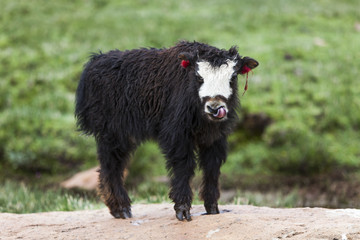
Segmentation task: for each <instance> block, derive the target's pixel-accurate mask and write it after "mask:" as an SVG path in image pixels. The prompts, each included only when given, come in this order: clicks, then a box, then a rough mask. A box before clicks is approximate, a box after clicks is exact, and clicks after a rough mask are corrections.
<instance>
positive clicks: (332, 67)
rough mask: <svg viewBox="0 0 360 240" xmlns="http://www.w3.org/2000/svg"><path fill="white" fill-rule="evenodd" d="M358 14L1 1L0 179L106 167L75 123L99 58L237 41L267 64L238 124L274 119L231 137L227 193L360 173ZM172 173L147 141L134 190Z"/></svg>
mask: <svg viewBox="0 0 360 240" xmlns="http://www.w3.org/2000/svg"><path fill="white" fill-rule="evenodd" d="M359 8H360V4H359V2H358V1H357V0H349V1H335V0H321V1H285V0H270V1H267V0H254V1H245V0H240V1H236V0H223V1H215V0H210V1H205V0H200V1H190V0H183V1H160V0H154V1H146V0H135V1H132V0H131V1H130V0H124V1H115V0H107V1H105V0H104V1H99V0H88V1H84V0H75V1H68V0H67V1H61V2H56V1H46V0H36V1H27V0H19V1H11V0H2V1H0V9H2V12H1V15H0V29H1V31H0V66H1V67H0V78H1V81H0V173H1V175H2V176H4V175H6V176H7V177H6V178H8V177H11V176H12V174H13V173H16V174H23V173H25V174H28V177H30V178H31V177H32V176H35V175H36V174H38V173H41V174H49V175H59V174H61V175H70V173H72V172H75V171H77V170H78V169H83V168H86V167H89V166H92V165H94V164H96V149H95V143H94V140H93V139H92V138H88V137H85V136H82V135H81V134H80V133H79V132H77V131H76V127H75V121H74V118H73V111H74V93H75V89H76V86H77V82H78V79H79V76H80V74H81V71H82V66H83V64H84V63H85V62H86V61H87V58H88V56H89V54H90V53H91V52H97V51H98V50H102V51H104V52H106V51H108V50H110V49H115V48H118V49H121V50H122V49H132V48H138V47H147V46H148V47H168V46H171V45H173V44H174V43H176V42H177V41H178V40H181V39H187V40H196V41H202V42H207V43H209V44H211V45H215V46H217V47H219V48H229V47H231V46H232V45H238V46H239V52H240V54H242V55H245V56H247V55H248V56H251V57H253V58H255V59H257V60H258V61H259V62H260V66H259V67H258V68H257V69H255V70H254V73H253V74H250V75H249V90H248V91H247V93H246V94H245V95H244V96H243V97H241V105H242V110H241V111H240V117H241V119H242V118H243V117H244V116H245V115H246V114H249V113H252V114H253V113H263V114H266V115H267V116H269V117H270V118H271V119H272V124H271V125H270V127H268V128H266V130H265V132H264V133H263V134H262V135H261V136H255V137H254V136H252V135H251V134H250V135H248V134H247V133H246V129H245V130H244V129H238V130H237V131H236V133H235V134H233V135H232V136H231V137H230V139H229V140H230V154H229V157H228V161H227V163H226V164H225V165H224V167H223V168H222V173H223V176H224V178H226V179H227V183H226V184H227V185H228V186H229V187H231V186H232V187H236V186H234V184H235V183H236V182H238V181H239V179H240V178H241V176H247V177H248V178H249V179H251V178H254V176H262V175H265V176H277V175H282V176H283V175H285V176H293V175H296V176H298V175H300V176H303V177H309V176H310V177H312V176H317V175H319V174H320V175H326V174H330V173H333V172H341V173H344V174H345V175H346V174H347V173H353V172H359V169H360V147H359V142H360V134H359V131H360V98H359V95H360V85H359V84H358V76H359V75H360V70H359V68H358V63H359V59H360V45H359V42H360V33H359V30H358V29H357V28H356V27H355V26H356V24H359V22H360V14H359V11H358V9H359ZM239 84H240V86H243V84H244V78H243V77H239ZM165 173H166V171H165V168H164V159H163V157H162V156H161V153H160V151H159V150H158V148H157V147H156V145H155V144H154V143H149V144H145V145H144V146H142V147H141V148H140V150H139V151H138V152H137V153H136V154H135V155H134V159H133V160H132V166H131V168H130V179H129V182H130V183H132V184H131V185H132V186H134V188H135V189H134V194H135V195H136V191H138V190H137V189H136V186H137V185H139V184H138V183H139V182H144V181H151V178H152V177H153V176H159V175H164V174H165ZM8 187H9V186H8ZM144 189H147V188H146V187H145V188H144ZM141 191H142V190H141ZM160 192H161V191H160ZM155 195H156V194H155ZM163 195H164V194H160V197H159V199H161V196H163ZM140 198H141V199H146V197H145V198H143V197H140ZM149 201H152V200H151V199H149Z"/></svg>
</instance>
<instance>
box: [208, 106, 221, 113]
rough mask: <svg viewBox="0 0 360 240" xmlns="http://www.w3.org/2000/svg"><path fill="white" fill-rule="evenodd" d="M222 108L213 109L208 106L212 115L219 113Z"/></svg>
mask: <svg viewBox="0 0 360 240" xmlns="http://www.w3.org/2000/svg"><path fill="white" fill-rule="evenodd" d="M219 108H221V107H218V108H212V107H210V106H207V109H208V110H209V112H210V113H211V114H216V113H217V112H218V109H219Z"/></svg>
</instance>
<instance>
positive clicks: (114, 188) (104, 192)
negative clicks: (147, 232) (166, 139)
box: [97, 141, 133, 219]
mask: <svg viewBox="0 0 360 240" xmlns="http://www.w3.org/2000/svg"><path fill="white" fill-rule="evenodd" d="M125 145H126V144H125ZM125 145H123V146H122V147H117V148H115V147H111V146H109V144H106V143H104V142H101V141H97V147H98V157H99V160H100V166H101V168H100V175H99V182H100V186H99V188H100V194H101V196H102V197H103V199H104V202H105V204H106V205H107V206H108V208H109V210H110V213H111V214H112V215H113V216H114V217H115V218H124V219H125V218H131V217H132V215H131V207H130V202H131V201H130V199H129V196H128V194H127V192H126V190H125V188H124V183H123V178H124V170H125V167H126V165H127V163H128V160H129V156H130V153H131V152H132V150H133V147H131V146H130V144H128V146H125ZM124 146H125V148H124Z"/></svg>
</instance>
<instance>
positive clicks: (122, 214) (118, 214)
mask: <svg viewBox="0 0 360 240" xmlns="http://www.w3.org/2000/svg"><path fill="white" fill-rule="evenodd" d="M110 213H111V215H113V216H114V218H122V219H127V218H131V217H132V214H131V208H130V207H124V208H122V209H120V210H117V211H110Z"/></svg>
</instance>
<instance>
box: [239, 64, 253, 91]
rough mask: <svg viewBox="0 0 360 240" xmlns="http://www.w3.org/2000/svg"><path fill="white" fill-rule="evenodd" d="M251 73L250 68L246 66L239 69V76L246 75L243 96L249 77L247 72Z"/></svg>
mask: <svg viewBox="0 0 360 240" xmlns="http://www.w3.org/2000/svg"><path fill="white" fill-rule="evenodd" d="M250 71H251V68H249V67H248V66H246V65H245V66H243V67H242V69H241V72H240V73H241V74H245V73H246V83H245V87H244V93H243V96H244V94H245V92H246V91H247V90H248V77H249V72H250Z"/></svg>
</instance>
